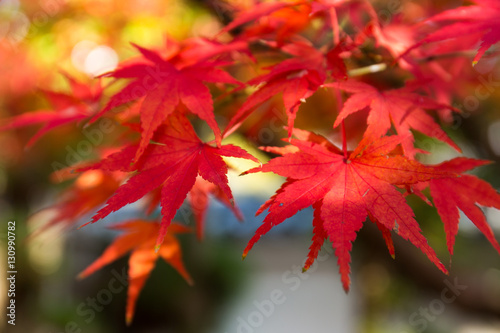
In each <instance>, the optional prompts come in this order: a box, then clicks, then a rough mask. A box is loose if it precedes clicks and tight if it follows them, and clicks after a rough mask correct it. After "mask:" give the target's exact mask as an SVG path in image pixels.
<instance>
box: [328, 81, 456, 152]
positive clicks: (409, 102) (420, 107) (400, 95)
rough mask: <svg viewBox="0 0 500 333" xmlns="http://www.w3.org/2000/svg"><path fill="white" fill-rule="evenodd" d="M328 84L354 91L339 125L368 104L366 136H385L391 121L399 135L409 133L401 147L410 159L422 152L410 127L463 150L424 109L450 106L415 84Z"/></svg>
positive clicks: (338, 121)
mask: <svg viewBox="0 0 500 333" xmlns="http://www.w3.org/2000/svg"><path fill="white" fill-rule="evenodd" d="M325 86H328V87H333V88H338V89H342V90H345V91H347V92H349V93H352V95H351V96H350V97H349V98H348V99H347V100H346V101H345V103H344V106H343V108H342V110H341V111H340V113H339V116H338V117H337V119H336V121H335V124H334V127H337V126H339V125H340V124H341V123H342V121H343V120H344V119H345V118H346V117H347V116H349V115H350V114H352V113H355V112H358V111H361V110H363V109H364V108H366V107H369V108H370V113H369V115H368V119H367V124H368V128H367V131H366V135H368V136H374V137H380V136H383V135H385V134H386V133H387V131H388V130H389V129H390V128H391V123H392V124H393V125H394V128H395V129H396V131H397V133H398V134H400V135H403V136H406V139H405V140H404V141H403V142H402V147H403V149H404V151H405V154H406V155H407V156H408V157H410V158H413V157H414V156H415V154H416V153H417V152H419V150H417V149H416V148H415V147H414V144H413V142H414V139H413V135H411V132H410V129H413V130H417V131H419V132H421V133H423V134H425V135H428V136H430V137H434V138H436V139H439V140H441V141H444V142H446V143H447V144H449V145H450V146H452V147H453V148H455V149H456V150H457V151H459V152H460V151H461V150H460V148H459V147H458V146H457V145H456V144H455V143H454V142H453V141H452V140H451V139H450V138H449V137H448V135H447V134H446V133H445V132H444V131H443V130H442V129H441V127H440V126H439V125H438V124H436V122H435V121H434V119H433V118H432V117H431V116H430V115H429V114H427V112H426V111H425V109H442V108H448V109H451V107H449V106H447V105H443V104H439V103H437V102H435V101H434V100H432V99H431V98H429V97H427V96H424V95H420V94H418V93H416V92H414V90H415V89H416V86H415V87H413V86H409V87H404V88H400V89H392V90H386V91H379V90H378V89H376V88H374V87H373V86H371V85H369V84H366V83H363V82H357V81H346V82H335V83H328V84H325Z"/></svg>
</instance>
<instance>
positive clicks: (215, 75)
mask: <svg viewBox="0 0 500 333" xmlns="http://www.w3.org/2000/svg"><path fill="white" fill-rule="evenodd" d="M134 46H135V47H136V48H137V49H138V50H139V52H140V53H141V54H142V56H143V57H144V60H145V61H142V62H140V61H137V60H136V61H134V62H132V63H130V64H127V65H124V66H120V68H119V69H117V70H115V71H114V72H112V73H109V74H107V75H106V76H110V77H114V78H119V79H128V78H133V79H134V80H133V81H132V82H131V83H129V84H128V85H127V86H125V87H124V88H123V89H122V90H121V91H120V92H118V93H117V94H115V95H114V96H113V97H112V98H111V100H110V101H109V102H108V104H107V105H106V107H105V108H104V109H103V110H102V111H101V112H99V113H98V114H97V115H96V116H95V117H94V118H93V119H92V120H91V121H94V120H95V119H97V118H98V117H100V116H101V115H102V114H104V113H105V112H107V111H109V110H111V109H113V108H115V107H118V106H120V105H123V104H125V103H129V102H132V101H135V100H137V99H139V98H142V99H143V100H142V104H141V106H140V118H141V128H142V134H141V141H140V144H139V149H138V150H137V152H136V156H135V159H136V160H138V159H139V157H140V156H141V155H142V153H143V152H144V149H146V147H147V146H148V144H149V141H150V140H151V138H152V137H153V135H154V133H155V131H156V130H157V129H158V127H159V126H160V125H161V124H162V123H163V121H164V120H165V119H166V118H167V117H168V116H169V115H170V114H172V113H173V112H174V111H175V110H176V109H177V107H178V106H179V105H180V104H181V103H182V104H183V105H184V106H185V107H186V108H187V109H188V110H189V111H191V112H192V113H194V114H196V115H197V116H198V117H200V118H201V119H203V120H204V121H206V122H207V124H208V125H209V126H210V128H211V129H212V130H213V132H214V135H215V141H216V143H217V145H220V142H221V139H222V138H221V134H220V129H219V127H218V125H217V122H216V121H215V115H214V112H213V101H212V95H211V94H210V90H209V89H208V87H207V86H206V85H205V84H204V83H203V82H221V83H231V84H238V85H239V84H240V82H239V81H237V80H236V79H234V78H233V77H232V76H230V75H229V74H228V73H227V72H225V71H223V70H221V69H219V68H217V66H220V65H223V64H226V63H225V62H224V63H222V62H209V61H203V62H199V63H195V64H192V65H190V66H185V67H182V68H176V67H175V66H174V65H173V64H172V63H171V62H169V61H167V60H165V59H163V58H162V57H161V56H160V55H159V54H158V53H157V52H155V51H152V50H148V49H145V48H142V47H140V46H137V45H134Z"/></svg>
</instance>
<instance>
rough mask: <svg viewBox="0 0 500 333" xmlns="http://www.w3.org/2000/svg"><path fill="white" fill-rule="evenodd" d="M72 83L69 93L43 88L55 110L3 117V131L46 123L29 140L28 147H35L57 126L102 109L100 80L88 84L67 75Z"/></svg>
mask: <svg viewBox="0 0 500 333" xmlns="http://www.w3.org/2000/svg"><path fill="white" fill-rule="evenodd" d="M65 77H66V79H67V80H68V82H69V84H70V86H71V93H70V94H65V93H60V92H54V91H49V90H44V89H40V90H41V91H42V93H43V94H44V95H45V97H46V98H47V99H48V100H49V102H50V104H51V105H52V107H53V109H52V110H37V111H32V112H27V113H23V114H21V115H19V116H15V117H12V118H10V119H3V122H4V123H5V124H4V125H2V126H0V131H3V130H8V129H14V128H20V127H25V126H30V125H37V124H43V126H42V128H40V130H38V132H37V133H36V134H35V135H34V136H33V137H32V138H31V139H30V140H29V141H28V143H27V144H26V147H31V146H32V145H33V144H34V143H35V142H36V141H37V140H38V139H40V138H41V137H42V136H43V135H44V134H46V133H47V132H49V131H51V130H53V129H54V128H56V127H59V126H62V125H65V124H68V123H72V122H78V121H80V120H83V119H86V118H89V117H91V116H93V115H94V114H95V113H96V112H97V110H99V107H100V106H99V102H100V99H101V96H102V87H101V84H100V82H98V83H97V84H94V85H86V84H83V83H81V82H78V81H76V80H75V79H74V78H72V77H70V76H69V75H66V74H65Z"/></svg>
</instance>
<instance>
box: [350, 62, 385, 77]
mask: <svg viewBox="0 0 500 333" xmlns="http://www.w3.org/2000/svg"><path fill="white" fill-rule="evenodd" d="M386 69H387V64H385V63H383V62H382V63H379V64H373V65H370V66H366V67H360V68H354V69H351V70H349V71H347V76H349V77H353V76H361V75H365V74H371V73H377V72H382V71H384V70H386Z"/></svg>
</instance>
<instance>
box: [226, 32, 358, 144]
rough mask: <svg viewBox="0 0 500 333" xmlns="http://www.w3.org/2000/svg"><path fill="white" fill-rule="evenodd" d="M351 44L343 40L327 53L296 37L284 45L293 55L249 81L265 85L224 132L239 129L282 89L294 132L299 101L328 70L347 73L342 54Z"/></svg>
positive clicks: (335, 74) (337, 74) (336, 74)
mask: <svg viewBox="0 0 500 333" xmlns="http://www.w3.org/2000/svg"><path fill="white" fill-rule="evenodd" d="M348 48H349V47H347V46H346V45H344V44H343V43H342V44H338V45H337V47H335V48H333V49H332V50H330V51H329V52H327V53H326V55H325V54H324V53H323V52H321V51H319V50H317V49H316V48H314V47H313V46H312V45H311V44H310V43H306V42H299V41H297V42H295V43H293V44H287V45H285V46H283V47H282V48H281V49H282V50H283V51H284V52H285V53H287V54H290V55H292V56H293V57H292V58H290V59H286V60H284V61H282V62H280V63H278V64H276V65H274V66H272V67H269V69H270V72H269V73H268V74H265V75H261V76H258V77H256V78H254V79H252V80H250V81H249V82H248V83H249V84H250V85H256V86H257V85H262V87H261V88H259V89H258V90H257V91H256V92H254V93H253V94H252V95H251V96H250V97H248V98H247V100H246V101H245V103H244V104H243V105H242V106H241V108H240V109H239V110H238V111H237V113H236V114H235V115H234V116H233V118H232V119H231V121H230V122H229V124H228V126H227V132H226V133H225V134H224V135H225V136H226V135H228V134H230V133H231V132H233V131H234V130H236V129H237V128H238V127H239V125H240V124H241V123H242V122H243V121H244V120H245V119H246V118H247V117H248V116H249V115H250V114H251V113H252V111H253V110H254V109H255V108H256V107H258V106H260V105H262V103H264V102H265V101H267V100H268V99H270V98H271V97H273V96H275V95H277V94H280V93H281V94H282V96H283V103H284V106H285V112H286V114H287V117H288V128H289V133H288V135H289V136H291V130H292V128H293V124H294V121H295V117H296V114H297V111H298V109H299V106H300V104H301V103H304V102H305V101H306V99H307V98H309V97H310V96H311V95H313V94H314V93H315V92H316V90H318V88H319V87H320V86H321V85H322V84H323V83H324V82H325V79H326V78H327V74H328V72H330V75H331V76H332V77H334V78H337V79H339V78H342V79H343V78H346V77H347V73H346V68H345V65H344V63H343V61H342V59H341V58H340V56H339V54H340V53H341V51H342V50H345V49H348Z"/></svg>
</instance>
